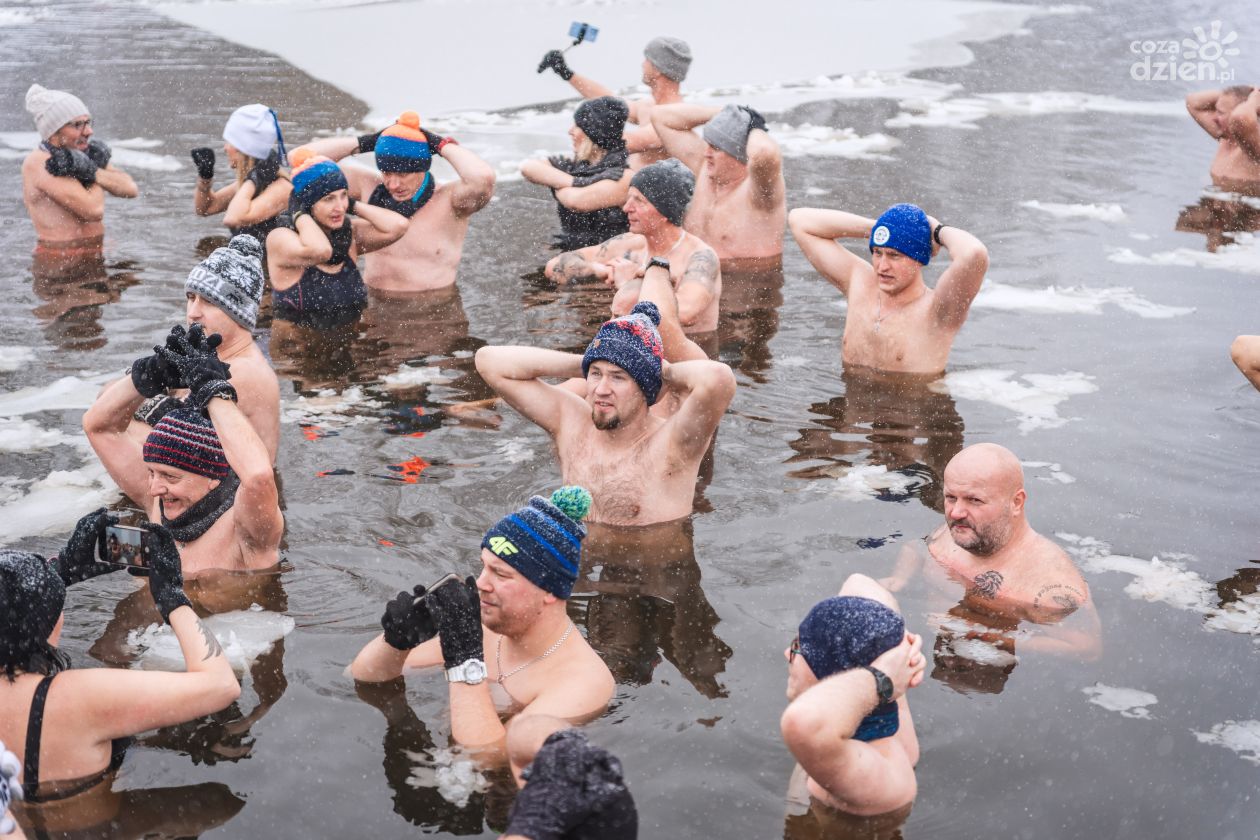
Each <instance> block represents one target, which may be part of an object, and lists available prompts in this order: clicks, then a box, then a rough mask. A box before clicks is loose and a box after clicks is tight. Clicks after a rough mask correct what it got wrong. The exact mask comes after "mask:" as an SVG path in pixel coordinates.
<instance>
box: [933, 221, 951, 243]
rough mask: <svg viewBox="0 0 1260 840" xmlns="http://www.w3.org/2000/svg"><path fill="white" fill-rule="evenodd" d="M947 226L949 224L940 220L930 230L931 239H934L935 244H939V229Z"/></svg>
mask: <svg viewBox="0 0 1260 840" xmlns="http://www.w3.org/2000/svg"><path fill="white" fill-rule="evenodd" d="M947 227H949V225H947V224H945V223H944V222H941V223H939V224H938V225H937V226H936V229H935V230H933V231H932V239H934V240H935V241H936V244H937V245H941V230H942V229H943V228H947ZM942 247H944V246H942Z"/></svg>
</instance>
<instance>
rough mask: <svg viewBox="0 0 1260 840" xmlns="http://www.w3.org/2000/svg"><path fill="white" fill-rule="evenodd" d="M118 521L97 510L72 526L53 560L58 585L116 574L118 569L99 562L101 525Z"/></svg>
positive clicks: (101, 540) (103, 530)
mask: <svg viewBox="0 0 1260 840" xmlns="http://www.w3.org/2000/svg"><path fill="white" fill-rule="evenodd" d="M116 522H118V517H117V516H114V515H113V514H110V513H106V512H105V508H100V509H98V510H94V511H92V512H91V513H89V514H88V515H87V516H85V517H83V518H82V519H80V520H79V521H78V523H77V524H76V525H75V526H74V532H73V533H72V534H70V539H69V540H67V541H66V547H65V548H63V549H62V550H61V553H60V554H58V555H57V557H56V558H55V559H54V560H53V566H54V567H55V568H56V569H57V574H58V575H59V576H60V577H61V581H62V583H64V584H65V585H66V586H71V585H73V584H76V583H80V582H82V581H85V580H89V579H90V578H94V577H96V576H97V575H107V574H109V573H110V572H117V571H119V570H120V569H121V568H122V567H121V566H114V565H112V564H110V563H103V562H100V560H98V559H97V558H98V557H100V558H102V559H103V558H104V553H103V548H102V547H103V546H104V544H105V526H106V525H113V524H114V523H116Z"/></svg>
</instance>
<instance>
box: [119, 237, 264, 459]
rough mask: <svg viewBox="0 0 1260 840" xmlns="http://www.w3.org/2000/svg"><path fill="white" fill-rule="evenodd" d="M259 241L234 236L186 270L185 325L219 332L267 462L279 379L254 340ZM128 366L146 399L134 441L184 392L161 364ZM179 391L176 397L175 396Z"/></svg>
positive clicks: (243, 407) (220, 350)
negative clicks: (151, 367)
mask: <svg viewBox="0 0 1260 840" xmlns="http://www.w3.org/2000/svg"><path fill="white" fill-rule="evenodd" d="M261 257H262V244H261V243H259V241H258V240H257V239H255V238H254V237H252V236H248V235H239V236H234V237H232V241H231V242H230V243H229V244H228V246H227V247H226V248H218V249H216V250H215V252H214V253H213V254H211V255H210V256H209V257H207V258H206V259H205V260H203V261H202V262H201V263H199V264H198V265H197V266H196V267H195V268H193V270H192V271H191V272H189V274H188V279H187V280H186V281H185V282H184V295H185V297H186V298H187V299H188V307H187V311H188V323H189V325H190V326H191V325H192V324H200V325H201V326H202V328H203V329H204V330H205V331H206V333H207V334H208V335H214V334H216V333H217V334H218V335H220V336H222V337H223V343H222V344H220V345H219V347H218V353H219V358H220V359H222V360H223V361H224V362H226V363H227V364H228V365H229V366H230V367H231V369H232V387H234V388H235V389H236V393H237V396H238V397H239V399H240V406H241V411H242V412H243V413H244V414H245V418H246V419H247V420H249V423H250V425H251V426H253V427H254V431H255V432H256V433H257V434H258V437H259V438H260V439H261V440H262V442H263V445H264V446H266V447H267V452H268V453H269V454H270V456H271V463H272V464H274V463H275V462H276V451H277V450H278V449H279V447H280V382H279V380H278V379H277V378H276V372H275V371H274V370H273V369H272V367H271V363H270V362H268V361H267V357H266V356H264V355H263V352H262V350H261V349H259V347H258V343H257V342H256V341H254V335H253V332H252V330H253V329H254V326H255V324H256V322H257V320H258V305H259V303H260V302H261V301H262V292H263V274H262V262H261ZM139 368H140V369H139V370H138V369H137V367H136V366H133V367H132V371H131V379H132V382H133V383H134V384H135V385H136V389H137V390H138V391H139V392H140V394H141V395H142V396H144V397H146V398H147V399H146V401H145V402H144V404H142V405H141V407H140V410H139V411H138V412H137V413H136V418H135V419H134V420H133V421H132V423H131V428H130V434H131V436H132V438H133V439H134V440H135V441H136V443H137V444H138V445H140V446H143V445H144V440H145V438H147V437H148V436H149V432H151V431H153V425H154V424H156V423H157V421H158V420H160V419H161V417H162V415H163V414H164V413H165V412H166V411H170V410H171V409H172V408H176V407H178V406H179V402H178V397H184V396H187V393H188V392H187V390H186V389H183V388H180V387H179V383H178V382H176V383H168V382H166V381H165V380H164V379H162V378H161V372H162V371H163V370H169V369H168V368H164V367H162V366H159V367H158V368H157V369H156V370H155V371H153V372H154V373H155V374H156V376H147V377H146V374H148V373H149V371H148V370H147V369H144V368H145V366H144V365H140V366H139ZM176 394H178V397H177V396H176Z"/></svg>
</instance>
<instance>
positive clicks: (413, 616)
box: [381, 586, 438, 650]
mask: <svg viewBox="0 0 1260 840" xmlns="http://www.w3.org/2000/svg"><path fill="white" fill-rule="evenodd" d="M381 629H382V630H384V631H385V643H386V644H388V645H389V646H390V647H392V648H396V649H398V650H411V649H412V648H413V647H415V646H416V645H419V644H423V643H424V642H427V641H429V639H432V638H433V637H434V636H436V635H437V632H438V631H437V623H436V622H434V620H433V615H432V614H431V613H430V612H429V603H428V601H426V600H424V587H423V586H417V587H416V588H415V589H413V590H412V591H411V592H399V593H398V595H397V597H395V598H394V600H392V601H390V602H389V603H388V604H386V605H385V614H384V615H382V616H381Z"/></svg>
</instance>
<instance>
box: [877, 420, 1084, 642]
mask: <svg viewBox="0 0 1260 840" xmlns="http://www.w3.org/2000/svg"><path fill="white" fill-rule="evenodd" d="M1027 495H1028V494H1027V493H1026V492H1025V490H1024V470H1023V467H1022V466H1021V465H1020V463H1019V459H1018V458H1016V457H1015V454H1014V453H1013V452H1011V451H1010V450H1009V449H1007V448H1005V447H1003V446H998V445H997V444H993V443H978V444H975V445H973V446H968V447H967V448H966V449H964V450H962V451H961V452H959V453H958V454H957V455H955V456H954V458H953V459H952V460H951V461H950V462H949V464H948V465H947V466H946V467H945V524H944V525H942V526H941V527H940V528H938V529H936V531H934V532H933V533H932V534H931V536H929V537H928V538H927V540H926V543H927V554H928V555H929V556H930V557H931V559H932V560H933V561H934V562H932V563H923V561H924V560H925V559H926V558H924V557H923V555H922V554H921V553H919V552H916V551H914V550H912V549H911V550H906V551H903V552H902V556H901V558H899V560H898V564H897V570H896V571H895V572H894V574H893V577H892V578H890V579H889V580H887V581H885V583H886V584H887V585H888V588H889V589H891V590H892V591H894V592H895V591H897V590H899V589H900V588H901V587H902V586H904V585H905V583H906V581H907V580H908V579H909V577H910V576H911V575H912V574H913V573H914V569H915V567H916V566H918V565H919V564H920V563H923V565H924V566H925V570H926V573H927V575H928V577H929V578H930V579H932V580H933V582H934V583H935V584H936V585H937V586H939V587H941V588H945V587H950V586H951V582H952V584H953V585H954V586H961V587H962V589H963V597H962V606H963V607H965V608H968V609H969V610H971V611H973V612H976V613H980V614H985V613H987V614H989V615H996V616H1000V617H1008V618H1014V619H1017V620H1019V621H1030V622H1033V623H1034V624H1037V625H1040V627H1039V628H1038V630H1037V633H1036V634H1035V635H1033V636H1032V637H1031V638H1028V639H1022V640H1020V642H1019V644H1020V647H1021V648H1023V649H1026V650H1042V651H1046V652H1051V653H1078V654H1083V655H1086V656H1089V657H1096V656H1097V655H1098V654H1099V653H1100V652H1101V649H1102V642H1101V638H1100V627H1099V622H1098V614H1097V612H1096V611H1095V609H1094V604H1093V601H1092V600H1091V599H1090V595H1089V586H1088V585H1087V584H1086V583H1085V580H1084V578H1082V577H1081V573H1080V572H1079V571H1078V570H1077V568H1076V566H1075V564H1073V563H1072V560H1071V559H1070V558H1069V557H1068V556H1067V554H1066V553H1064V551H1063V549H1061V548H1059V547H1058V546H1057V545H1055V544H1054V543H1053V542H1051V541H1050V540H1048V539H1046V538H1045V537H1043V536H1041V535H1040V534H1038V533H1037V532H1036V531H1034V530H1033V529H1032V526H1031V525H1029V524H1028V520H1027V518H1026V515H1025V510H1024V502H1025V500H1026V498H1027ZM1069 617H1073V621H1072V622H1069V623H1066V624H1062V623H1061V622H1064V621H1065V620H1066V619H1068V618H1069Z"/></svg>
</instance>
